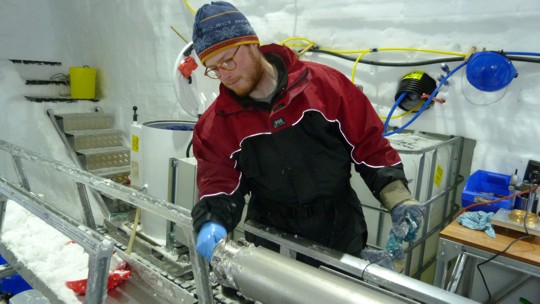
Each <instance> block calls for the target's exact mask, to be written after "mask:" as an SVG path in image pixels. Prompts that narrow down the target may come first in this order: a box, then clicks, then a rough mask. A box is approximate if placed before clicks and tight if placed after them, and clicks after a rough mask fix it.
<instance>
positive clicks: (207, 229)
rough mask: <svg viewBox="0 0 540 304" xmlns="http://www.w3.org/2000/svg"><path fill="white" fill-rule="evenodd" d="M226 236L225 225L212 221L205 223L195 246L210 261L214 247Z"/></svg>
mask: <svg viewBox="0 0 540 304" xmlns="http://www.w3.org/2000/svg"><path fill="white" fill-rule="evenodd" d="M225 236H227V230H226V229H225V227H223V226H221V225H220V224H218V223H216V222H211V221H209V222H206V223H204V224H203V225H202V227H201V230H200V231H199V234H198V235H197V245H196V246H195V247H196V249H197V252H198V253H199V254H200V255H202V256H203V257H204V258H205V259H206V260H207V261H208V262H210V260H211V259H212V254H213V253H214V247H216V245H217V243H218V242H219V241H220V240H221V239H223V238H224V237H225Z"/></svg>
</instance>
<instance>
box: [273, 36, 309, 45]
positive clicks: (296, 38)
mask: <svg viewBox="0 0 540 304" xmlns="http://www.w3.org/2000/svg"><path fill="white" fill-rule="evenodd" d="M291 40H301V41H306V42H307V43H308V44H311V45H317V44H316V43H315V42H313V41H311V40H309V39H308V38H305V37H290V38H287V39H285V40H283V41H281V42H280V43H279V44H280V45H284V44H285V42H288V41H291Z"/></svg>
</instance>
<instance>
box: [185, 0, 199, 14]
mask: <svg viewBox="0 0 540 304" xmlns="http://www.w3.org/2000/svg"><path fill="white" fill-rule="evenodd" d="M184 4H185V5H186V6H187V8H188V9H189V11H190V12H191V13H192V14H193V15H195V14H196V12H195V10H194V9H193V7H191V5H190V4H189V2H188V0H184Z"/></svg>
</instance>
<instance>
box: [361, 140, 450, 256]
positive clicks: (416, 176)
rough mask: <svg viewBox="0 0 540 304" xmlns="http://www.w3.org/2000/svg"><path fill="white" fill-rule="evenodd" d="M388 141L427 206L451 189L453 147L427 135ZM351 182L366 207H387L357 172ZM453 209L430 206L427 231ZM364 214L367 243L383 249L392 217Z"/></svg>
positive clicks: (415, 192)
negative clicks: (443, 192) (367, 236)
mask: <svg viewBox="0 0 540 304" xmlns="http://www.w3.org/2000/svg"><path fill="white" fill-rule="evenodd" d="M388 140H389V141H390V144H391V145H392V147H393V148H394V149H396V150H397V151H398V153H399V155H400V157H401V161H402V163H403V167H404V170H405V175H406V177H407V180H408V182H409V189H410V190H411V193H412V195H413V196H414V197H415V198H416V199H417V200H418V201H419V202H421V203H425V202H426V201H428V200H429V199H430V198H432V197H434V196H435V195H437V194H439V193H441V192H442V191H444V190H445V189H446V188H447V187H448V186H449V184H450V182H451V181H450V180H449V178H450V177H449V172H450V171H451V170H450V167H449V165H450V163H451V162H452V159H451V157H452V155H451V147H450V146H448V145H443V143H444V142H445V141H444V140H442V139H440V138H436V137H432V136H429V135H426V134H413V133H398V134H394V135H392V136H389V137H388ZM434 157H435V159H434ZM432 165H433V166H434V167H432ZM432 172H433V174H432ZM351 183H352V186H353V188H354V189H355V191H356V192H357V194H358V197H359V198H360V201H361V202H362V204H363V205H368V206H373V207H379V208H384V207H382V206H381V204H380V203H379V201H377V200H376V199H375V198H374V197H373V195H372V194H371V192H370V190H369V189H368V188H367V186H366V185H365V183H364V181H363V180H362V179H361V178H360V175H359V174H358V173H357V172H356V171H354V169H353V172H352V179H351ZM445 208H448V209H447V210H446V212H444V211H445V210H444V209H445ZM450 208H451V206H449V205H445V204H443V203H442V202H436V203H434V204H432V205H431V208H430V216H429V219H428V231H429V230H431V229H432V228H433V227H435V226H436V225H438V224H439V223H441V221H442V220H443V217H444V215H445V214H446V215H448V213H449V212H450ZM364 213H365V217H366V222H367V225H368V231H369V233H368V235H369V238H368V243H369V244H375V245H378V246H383V247H384V245H385V244H386V241H387V240H388V235H389V233H390V228H391V219H390V216H389V215H388V214H381V213H380V212H379V211H377V210H373V209H369V208H364ZM419 236H421V235H419Z"/></svg>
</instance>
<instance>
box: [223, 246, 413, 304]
mask: <svg viewBox="0 0 540 304" xmlns="http://www.w3.org/2000/svg"><path fill="white" fill-rule="evenodd" d="M212 266H213V267H214V268H213V269H214V274H215V275H216V279H217V282H218V283H220V284H222V285H226V286H229V287H233V288H235V289H237V290H238V291H240V293H242V295H243V296H245V297H247V298H248V299H252V300H255V301H260V302H261V303H291V304H293V303H324V304H326V303H407V302H409V301H407V300H405V299H403V298H401V297H400V296H398V295H395V296H393V295H390V294H384V293H381V292H379V291H376V290H374V289H372V288H369V287H367V286H363V285H359V284H357V283H354V282H353V281H352V280H348V279H345V278H343V277H340V276H336V275H334V274H331V273H329V272H326V271H323V270H321V269H318V268H315V267H312V266H309V265H307V264H303V263H301V262H298V261H296V260H293V259H289V258H286V257H284V256H282V255H280V254H278V253H277V252H274V251H271V250H268V249H266V248H263V247H255V246H254V245H253V244H251V243H248V242H246V241H243V240H240V241H227V242H224V241H220V242H219V243H218V245H217V246H216V248H215V250H214V255H213V257H212Z"/></svg>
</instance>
